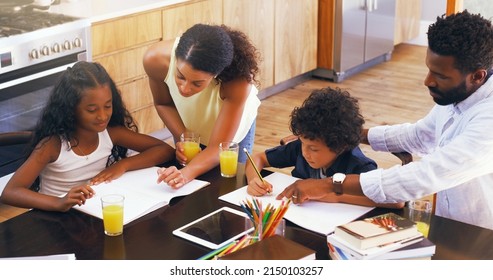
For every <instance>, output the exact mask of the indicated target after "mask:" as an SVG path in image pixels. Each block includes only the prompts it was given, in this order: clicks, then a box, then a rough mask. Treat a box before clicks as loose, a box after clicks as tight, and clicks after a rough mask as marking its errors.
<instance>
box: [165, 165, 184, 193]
mask: <svg viewBox="0 0 493 280" xmlns="http://www.w3.org/2000/svg"><path fill="white" fill-rule="evenodd" d="M157 175H158V177H157V183H158V184H159V183H161V182H165V183H166V184H168V185H169V186H170V187H172V188H173V189H179V188H181V187H183V186H184V185H185V184H186V183H188V182H189V180H188V179H187V178H185V176H184V175H183V173H182V172H181V171H180V170H178V168H176V167H175V166H171V167H168V168H164V167H162V168H159V169H158V170H157Z"/></svg>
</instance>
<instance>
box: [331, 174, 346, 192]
mask: <svg viewBox="0 0 493 280" xmlns="http://www.w3.org/2000/svg"><path fill="white" fill-rule="evenodd" d="M344 179H346V174H343V173H336V174H334V175H333V176H332V185H333V190H334V193H335V194H336V195H341V194H342V193H343V192H342V183H343V182H344Z"/></svg>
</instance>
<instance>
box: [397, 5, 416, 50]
mask: <svg viewBox="0 0 493 280" xmlns="http://www.w3.org/2000/svg"><path fill="white" fill-rule="evenodd" d="M420 21H421V0H396V2H395V29H394V31H395V32H394V45H397V44H400V43H404V42H406V41H409V40H411V39H414V38H416V37H418V36H419V25H420Z"/></svg>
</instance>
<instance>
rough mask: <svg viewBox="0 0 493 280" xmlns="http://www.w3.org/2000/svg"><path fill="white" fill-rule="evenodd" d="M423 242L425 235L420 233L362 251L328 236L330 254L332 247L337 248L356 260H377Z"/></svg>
mask: <svg viewBox="0 0 493 280" xmlns="http://www.w3.org/2000/svg"><path fill="white" fill-rule="evenodd" d="M421 240H423V235H422V234H421V233H419V232H418V233H417V234H416V235H415V236H413V237H410V238H406V239H403V240H399V241H396V242H393V243H389V244H385V245H381V246H377V247H372V248H368V249H363V250H362V249H358V248H355V247H354V246H352V245H351V244H349V243H348V242H346V241H345V240H343V239H341V238H340V237H338V236H336V235H335V234H329V235H327V243H328V244H327V245H328V246H329V253H330V248H331V246H332V247H337V248H339V249H340V250H342V251H344V252H347V253H349V254H350V255H351V256H354V258H355V259H359V260H369V259H377V258H378V257H379V256H381V255H383V254H385V253H388V252H392V251H395V250H397V249H400V248H403V247H406V246H409V245H411V244H414V243H417V242H420V241H421Z"/></svg>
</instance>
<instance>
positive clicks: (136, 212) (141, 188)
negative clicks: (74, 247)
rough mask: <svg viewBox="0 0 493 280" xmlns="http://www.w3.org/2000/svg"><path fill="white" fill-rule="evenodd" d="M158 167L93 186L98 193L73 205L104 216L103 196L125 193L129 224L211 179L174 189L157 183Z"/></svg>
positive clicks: (202, 185) (137, 171) (198, 187)
mask: <svg viewBox="0 0 493 280" xmlns="http://www.w3.org/2000/svg"><path fill="white" fill-rule="evenodd" d="M157 169H158V167H150V168H145V169H140V170H134V171H128V172H126V173H125V174H123V175H122V176H121V177H120V178H118V179H116V180H113V181H112V182H110V183H103V184H99V185H97V186H92V188H93V189H94V191H95V192H96V194H95V196H94V197H92V198H91V199H88V200H86V204H84V205H82V206H78V205H76V206H74V209H77V210H79V211H82V212H84V213H87V214H90V215H93V216H95V217H98V218H100V219H102V218H103V212H102V209H101V196H103V195H105V194H114V193H118V194H122V195H124V196H125V202H124V208H123V224H128V223H130V222H131V221H133V220H135V219H138V218H140V217H142V216H144V215H145V214H148V213H150V212H152V211H154V210H156V209H158V208H161V207H163V206H166V205H168V204H169V202H170V201H171V199H172V198H174V197H178V196H185V195H188V194H191V193H193V192H194V191H196V190H198V189H200V188H203V187H205V186H207V185H209V182H206V181H202V180H197V179H195V180H192V181H190V182H189V183H188V184H186V185H185V186H183V187H181V188H179V189H173V188H171V187H170V186H168V185H167V184H165V183H160V184H157V183H156V180H157Z"/></svg>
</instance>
